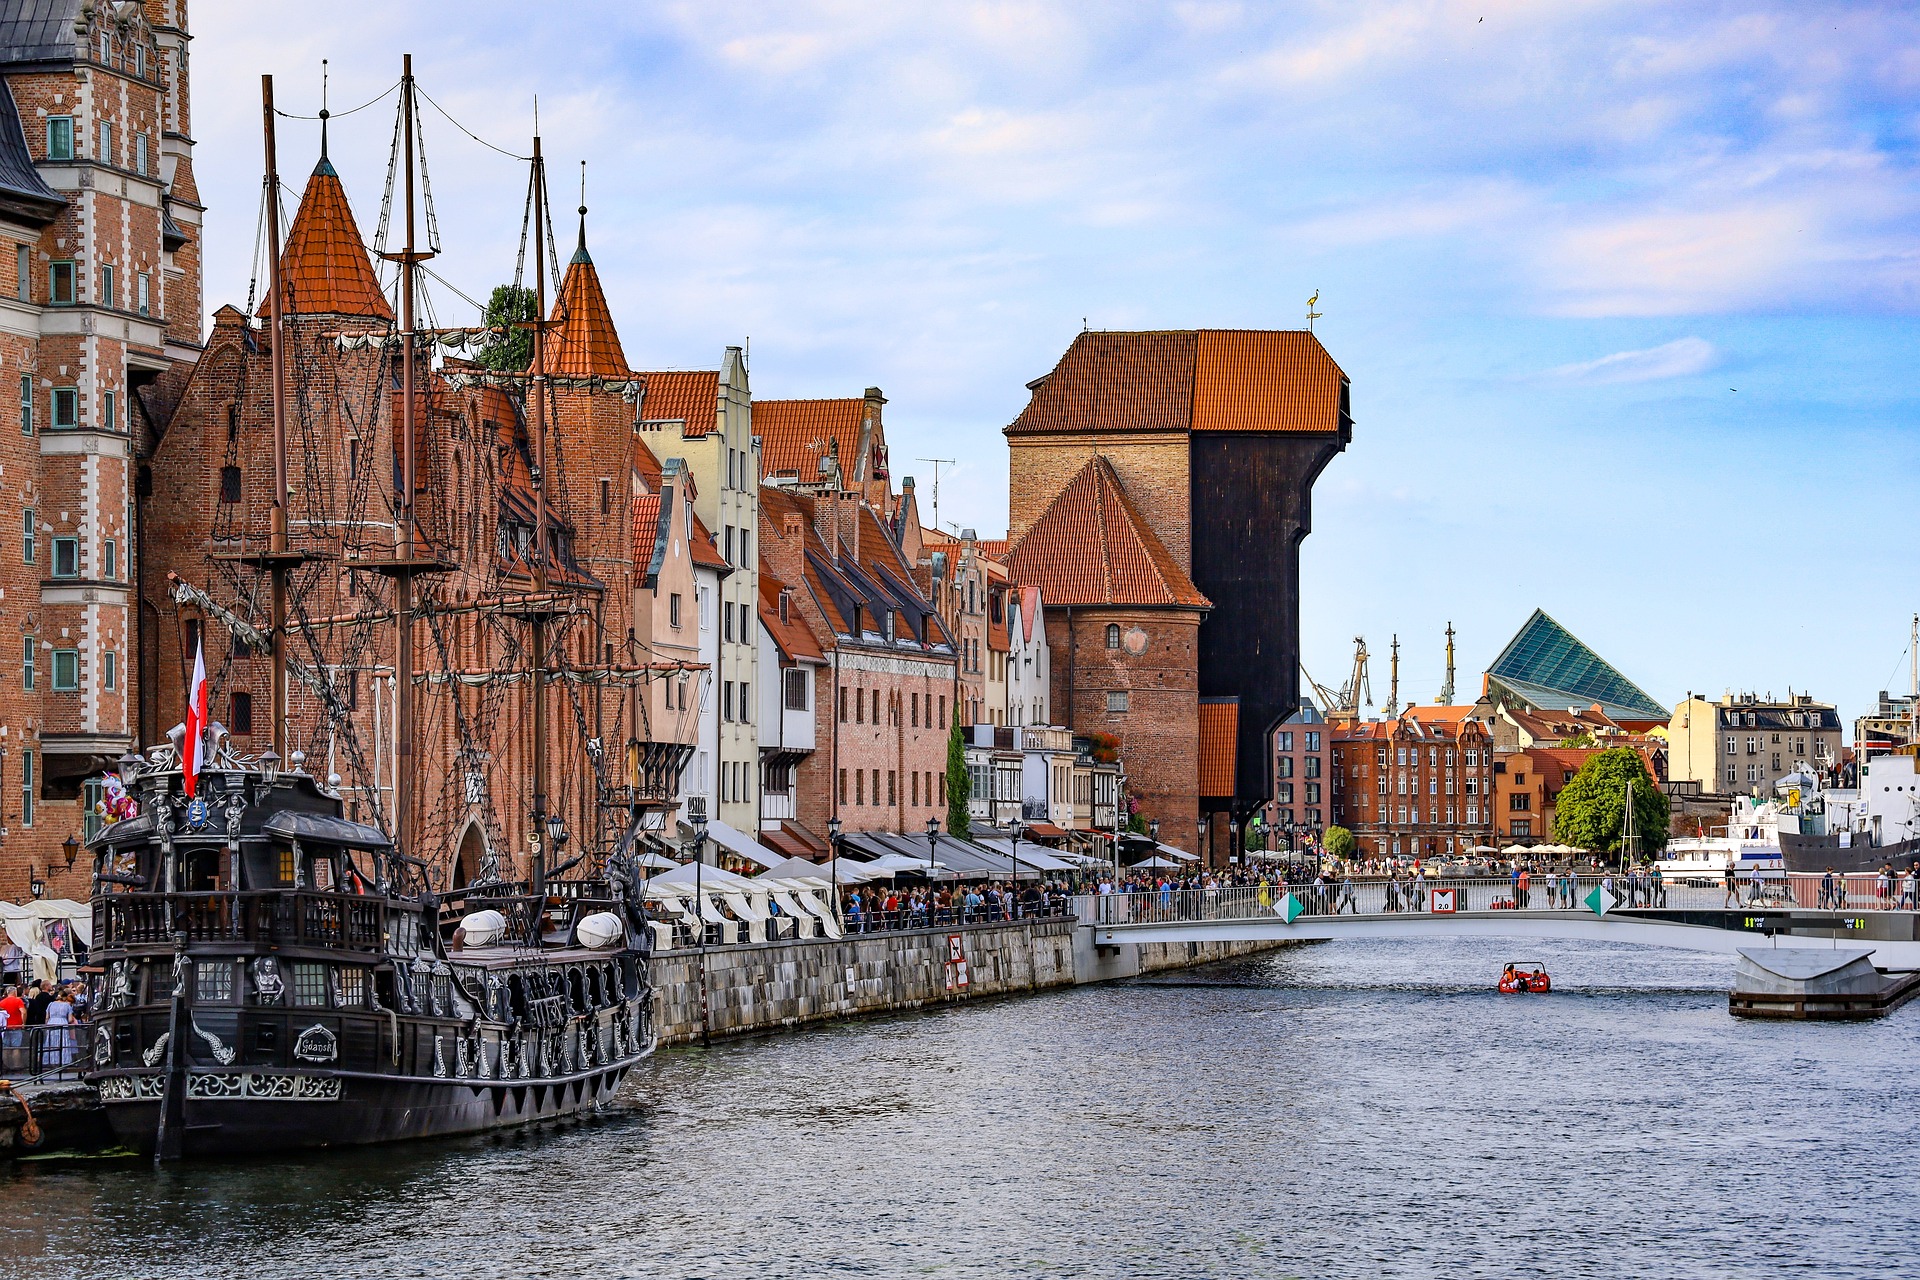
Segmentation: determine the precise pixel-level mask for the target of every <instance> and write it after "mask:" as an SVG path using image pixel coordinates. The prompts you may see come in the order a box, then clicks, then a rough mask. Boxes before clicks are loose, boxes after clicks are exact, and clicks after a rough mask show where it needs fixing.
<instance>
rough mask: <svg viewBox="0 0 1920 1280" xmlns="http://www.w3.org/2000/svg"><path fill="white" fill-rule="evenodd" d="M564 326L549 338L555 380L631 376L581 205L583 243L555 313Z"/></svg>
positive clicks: (570, 265)
mask: <svg viewBox="0 0 1920 1280" xmlns="http://www.w3.org/2000/svg"><path fill="white" fill-rule="evenodd" d="M552 318H553V319H554V320H555V321H556V322H557V323H558V324H559V326H560V327H559V328H558V329H555V330H554V331H553V336H552V337H550V338H549V339H548V340H547V373H548V374H550V375H551V376H553V377H556V378H608V379H622V378H627V377H630V376H631V375H632V372H633V371H632V370H631V369H629V368H628V367H627V355H626V352H624V351H622V350H621V349H620V334H619V332H618V331H617V330H615V328H614V327H613V311H612V309H611V308H609V307H608V306H607V295H606V293H605V292H604V291H603V290H602V289H601V288H600V273H599V272H598V271H597V270H595V269H594V265H593V257H592V255H591V254H589V253H588V252H587V210H586V207H585V206H582V207H581V209H580V246H579V248H577V249H575V250H574V252H573V258H572V259H571V260H570V261H569V262H568V263H567V275H566V279H564V280H563V281H561V283H560V297H559V299H558V300H557V301H556V302H555V303H554V306H553V317H552Z"/></svg>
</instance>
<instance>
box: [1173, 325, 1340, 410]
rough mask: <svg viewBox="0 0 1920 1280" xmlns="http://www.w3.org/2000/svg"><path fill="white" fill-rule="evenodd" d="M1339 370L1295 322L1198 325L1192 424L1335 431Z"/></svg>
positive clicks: (1317, 341) (1338, 405) (1325, 350)
mask: <svg viewBox="0 0 1920 1280" xmlns="http://www.w3.org/2000/svg"><path fill="white" fill-rule="evenodd" d="M1343 381H1345V375H1344V374H1342V373H1341V372H1340V366H1339V365H1337V364H1335V363H1334V362H1333V357H1332V356H1330V355H1328V354H1327V349H1326V348H1325V347H1323V346H1321V345H1320V340H1319V339H1318V338H1316V337H1314V336H1313V335H1312V334H1311V333H1306V332H1303V331H1301V330H1299V329H1202V330H1201V331H1200V341H1199V343H1198V347H1197V350H1196V351H1195V354H1194V366H1193V429H1194V430H1195V431H1338V430H1339V429H1340V384H1341V383H1342V382H1343Z"/></svg>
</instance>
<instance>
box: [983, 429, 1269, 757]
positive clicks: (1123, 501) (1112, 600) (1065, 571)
mask: <svg viewBox="0 0 1920 1280" xmlns="http://www.w3.org/2000/svg"><path fill="white" fill-rule="evenodd" d="M1007 568H1008V569H1009V570H1011V571H1012V573H1013V577H1014V580H1015V581H1017V582H1023V583H1031V584H1033V585H1034V586H1037V587H1039V588H1040V589H1041V590H1042V591H1043V592H1045V593H1046V599H1047V603H1048V604H1049V605H1069V604H1071V605H1098V604H1125V605H1145V606H1173V607H1182V608H1189V609H1208V608H1212V602H1211V601H1210V600H1208V599H1207V598H1206V596H1204V595H1202V594H1201V592H1200V588H1198V587H1196V586H1194V585H1193V579H1192V578H1189V577H1188V576H1187V574H1186V571H1185V570H1183V569H1181V567H1180V565H1179V564H1178V563H1177V562H1176V561H1175V560H1174V558H1173V557H1172V556H1171V555H1170V554H1168V552H1167V548H1166V546H1165V544H1163V543H1162V542H1161V541H1160V538H1159V536H1158V535H1157V534H1155V533H1154V531H1153V528H1152V526H1150V525H1149V524H1148V523H1147V521H1146V518H1145V517H1143V516H1142V515H1141V514H1140V512H1139V509H1138V508H1136V507H1135V506H1134V505H1133V500H1132V499H1131V498H1129V497H1128V496H1127V491H1126V488H1125V487H1124V486H1123V485H1122V484H1121V483H1120V477H1119V476H1117V475H1115V474H1114V471H1113V464H1112V463H1110V462H1108V461H1107V460H1106V458H1105V457H1103V456H1099V455H1095V456H1094V458H1093V459H1092V460H1090V461H1089V462H1088V463H1087V465H1086V466H1084V467H1082V468H1081V469H1080V473H1079V474H1078V475H1076V476H1075V477H1074V478H1073V479H1072V481H1070V482H1069V483H1068V485H1067V487H1066V488H1065V489H1063V490H1061V491H1060V495H1059V496H1058V497H1056V498H1055V499H1054V500H1053V501H1052V502H1051V503H1050V504H1048V506H1047V509H1046V510H1045V511H1044V512H1042V513H1041V515H1040V518H1039V519H1038V520H1036V521H1034V524H1033V528H1032V529H1030V530H1028V531H1027V535H1026V537H1024V538H1022V539H1020V541H1019V543H1018V544H1017V545H1016V546H1015V547H1014V548H1013V550H1012V551H1011V552H1009V553H1008V555H1007ZM1223 794H1228V795H1231V794H1232V793H1231V792H1226V793H1223Z"/></svg>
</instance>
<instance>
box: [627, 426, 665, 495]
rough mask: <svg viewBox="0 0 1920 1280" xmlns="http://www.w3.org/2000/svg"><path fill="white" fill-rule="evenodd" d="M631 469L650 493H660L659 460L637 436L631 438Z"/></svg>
mask: <svg viewBox="0 0 1920 1280" xmlns="http://www.w3.org/2000/svg"><path fill="white" fill-rule="evenodd" d="M633 469H634V470H635V471H637V472H639V473H640V479H641V481H642V482H643V483H644V484H645V485H646V486H647V488H648V489H649V490H650V491H652V492H654V493H658V492H660V475H661V467H660V459H659V458H657V457H655V456H654V452H653V450H651V449H649V448H647V442H646V441H645V440H642V439H641V438H640V437H639V436H635V437H634V438H633Z"/></svg>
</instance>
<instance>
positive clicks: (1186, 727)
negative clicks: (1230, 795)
mask: <svg viewBox="0 0 1920 1280" xmlns="http://www.w3.org/2000/svg"><path fill="white" fill-rule="evenodd" d="M1046 624H1047V644H1048V646H1049V647H1050V649H1051V651H1052V667H1053V707H1054V718H1055V719H1056V720H1059V721H1061V722H1063V723H1064V724H1066V725H1067V726H1068V727H1069V728H1071V729H1072V730H1073V731H1074V732H1075V733H1093V732H1103V733H1112V734H1115V735H1117V736H1118V737H1119V738H1120V759H1121V761H1122V762H1123V763H1124V764H1125V766H1126V772H1127V789H1128V792H1129V793H1130V794H1131V795H1133V796H1135V797H1136V798H1137V799H1138V800H1139V802H1140V811H1141V814H1142V816H1144V817H1147V818H1158V819H1159V820H1160V838H1161V839H1162V840H1164V841H1166V842H1167V843H1169V844H1172V845H1174V846H1176V847H1178V848H1191V847H1192V841H1194V840H1195V839H1196V838H1197V834H1198V822H1197V820H1198V817H1199V808H1200V739H1199V733H1200V694H1199V673H1198V665H1197V664H1198V661H1199V630H1200V615H1199V614H1198V613H1197V612H1193V611H1191V610H1154V609H1124V608H1112V609H1075V610H1073V611H1072V617H1071V622H1069V617H1068V610H1066V609H1064V608H1053V607H1048V608H1047V610H1046ZM1110 625H1111V626H1117V627H1118V628H1119V629H1120V636H1121V645H1120V647H1119V648H1117V649H1110V648H1108V647H1107V628H1108V626H1110ZM1136 647H1137V649H1138V652H1135V648H1136ZM1122 690H1124V691H1125V692H1126V694H1127V710H1126V711H1125V712H1124V713H1121V712H1111V711H1109V710H1108V697H1107V695H1108V694H1109V693H1110V692H1117V691H1122Z"/></svg>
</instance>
